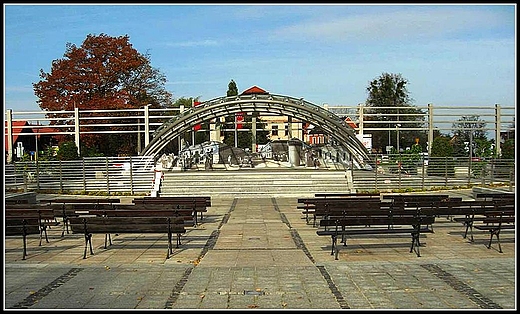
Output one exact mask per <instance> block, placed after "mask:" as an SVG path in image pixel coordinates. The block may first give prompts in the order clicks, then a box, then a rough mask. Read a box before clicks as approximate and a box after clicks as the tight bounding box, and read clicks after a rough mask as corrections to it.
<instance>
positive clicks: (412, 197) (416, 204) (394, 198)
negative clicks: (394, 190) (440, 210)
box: [383, 194, 450, 209]
mask: <svg viewBox="0 0 520 314" xmlns="http://www.w3.org/2000/svg"><path fill="white" fill-rule="evenodd" d="M449 198H450V196H449V195H447V194H384V195H383V200H389V201H390V202H391V203H392V207H393V208H394V209H397V208H401V209H404V208H420V207H427V206H432V205H433V204H435V203H437V202H440V201H443V200H448V199H449Z"/></svg>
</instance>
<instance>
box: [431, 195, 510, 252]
mask: <svg viewBox="0 0 520 314" xmlns="http://www.w3.org/2000/svg"><path fill="white" fill-rule="evenodd" d="M511 207H512V208H514V203H511V202H498V203H497V202H496V201H481V200H474V201H462V202H460V203H459V204H456V205H455V204H454V206H453V207H451V208H448V209H446V208H442V207H441V208H438V209H436V211H437V212H439V213H440V212H441V211H442V210H450V211H451V212H452V213H453V215H458V216H459V217H455V218H453V220H454V221H456V222H460V223H462V224H463V225H464V227H465V231H464V234H463V235H462V237H463V238H464V239H466V238H468V234H469V236H470V239H469V240H470V242H473V241H474V239H473V225H474V223H475V221H481V220H482V219H484V218H485V215H486V213H487V212H490V211H491V212H492V211H497V210H499V209H500V208H503V209H508V208H509V209H510V208H511Z"/></svg>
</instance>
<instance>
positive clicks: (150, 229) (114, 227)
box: [70, 217, 186, 233]
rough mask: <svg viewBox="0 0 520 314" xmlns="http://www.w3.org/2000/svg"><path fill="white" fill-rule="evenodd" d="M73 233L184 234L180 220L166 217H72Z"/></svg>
mask: <svg viewBox="0 0 520 314" xmlns="http://www.w3.org/2000/svg"><path fill="white" fill-rule="evenodd" d="M70 227H71V230H72V232H73V233H162V232H166V233H168V232H170V233H184V232H186V229H185V228H184V220H183V219H182V218H166V217H72V218H71V219H70Z"/></svg>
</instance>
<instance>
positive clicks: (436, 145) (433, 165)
mask: <svg viewBox="0 0 520 314" xmlns="http://www.w3.org/2000/svg"><path fill="white" fill-rule="evenodd" d="M452 156H453V146H452V144H451V138H450V137H449V136H438V137H436V138H435V139H434V140H433V143H432V149H431V156H429V161H428V168H427V169H426V172H427V174H428V175H429V176H445V175H447V176H454V175H455V164H454V162H453V157H452Z"/></svg>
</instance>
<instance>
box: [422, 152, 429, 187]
mask: <svg viewBox="0 0 520 314" xmlns="http://www.w3.org/2000/svg"><path fill="white" fill-rule="evenodd" d="M428 159H429V157H428ZM428 162H429V161H428ZM425 172H426V167H425V165H424V160H423V162H422V176H421V190H423V191H426V187H425V186H424V175H425Z"/></svg>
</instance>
